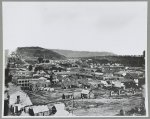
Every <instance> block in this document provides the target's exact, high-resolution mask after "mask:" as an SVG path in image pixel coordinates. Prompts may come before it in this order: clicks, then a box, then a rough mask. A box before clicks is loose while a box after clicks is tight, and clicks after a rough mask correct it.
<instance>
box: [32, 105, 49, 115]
mask: <svg viewBox="0 0 150 119" xmlns="http://www.w3.org/2000/svg"><path fill="white" fill-rule="evenodd" d="M30 109H31V110H33V113H34V116H49V115H50V111H49V108H48V106H47V105H38V106H32V107H31V108H30ZM29 114H30V113H29Z"/></svg>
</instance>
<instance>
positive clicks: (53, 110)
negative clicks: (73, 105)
mask: <svg viewBox="0 0 150 119" xmlns="http://www.w3.org/2000/svg"><path fill="white" fill-rule="evenodd" d="M56 112H57V110H56V107H55V106H53V107H52V114H55V113H56Z"/></svg>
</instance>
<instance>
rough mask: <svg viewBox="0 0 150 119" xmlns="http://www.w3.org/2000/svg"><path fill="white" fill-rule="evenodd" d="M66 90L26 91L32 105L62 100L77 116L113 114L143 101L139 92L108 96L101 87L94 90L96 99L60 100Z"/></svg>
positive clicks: (129, 108) (136, 105) (107, 92)
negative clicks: (96, 95)
mask: <svg viewBox="0 0 150 119" xmlns="http://www.w3.org/2000/svg"><path fill="white" fill-rule="evenodd" d="M78 90H79V89H78ZM67 91H71V90H70V89H61V88H60V89H56V90H55V91H54V92H48V91H38V92H27V93H28V95H29V97H30V99H31V101H32V103H33V104H34V105H39V104H50V103H55V102H64V103H65V105H66V110H68V111H71V112H72V110H73V113H74V114H75V115H77V116H85V115H86V116H113V115H116V114H118V113H119V111H120V110H121V109H123V110H125V111H127V110H131V109H132V108H134V107H139V106H140V105H141V104H143V103H144V99H143V98H142V95H141V92H138V93H136V94H135V95H129V96H125V95H124V96H113V97H109V91H107V90H103V89H101V90H97V91H95V92H96V93H97V94H99V96H98V97H97V98H96V99H80V98H78V99H74V100H72V99H69V100H65V101H64V100H62V94H63V93H65V92H67ZM76 91H77V90H76ZM72 107H73V108H72Z"/></svg>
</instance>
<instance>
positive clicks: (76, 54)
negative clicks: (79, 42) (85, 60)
mask: <svg viewBox="0 0 150 119" xmlns="http://www.w3.org/2000/svg"><path fill="white" fill-rule="evenodd" d="M51 50H53V51H54V52H57V53H59V54H61V55H64V56H65V57H93V56H116V54H114V53H112V52H92V51H73V50H61V49H51Z"/></svg>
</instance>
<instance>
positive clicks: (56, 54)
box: [16, 47, 115, 59]
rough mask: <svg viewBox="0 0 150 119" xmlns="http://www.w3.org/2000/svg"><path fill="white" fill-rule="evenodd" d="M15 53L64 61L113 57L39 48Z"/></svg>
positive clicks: (28, 48)
mask: <svg viewBox="0 0 150 119" xmlns="http://www.w3.org/2000/svg"><path fill="white" fill-rule="evenodd" d="M16 53H17V54H18V55H20V56H22V57H23V58H33V57H43V58H46V59H66V58H70V57H74V58H77V57H94V56H115V54H114V53H111V52H90V51H72V50H61V49H46V48H41V47H18V48H17V50H16Z"/></svg>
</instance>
